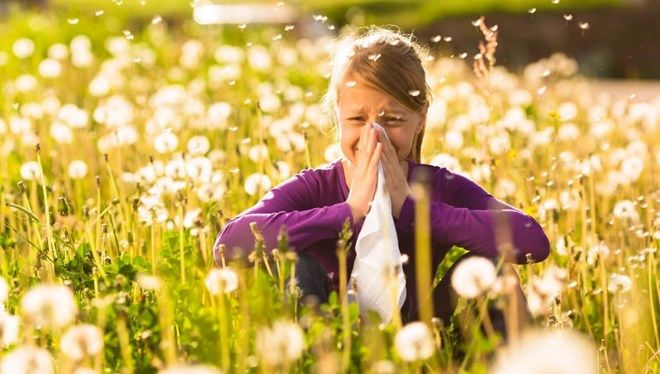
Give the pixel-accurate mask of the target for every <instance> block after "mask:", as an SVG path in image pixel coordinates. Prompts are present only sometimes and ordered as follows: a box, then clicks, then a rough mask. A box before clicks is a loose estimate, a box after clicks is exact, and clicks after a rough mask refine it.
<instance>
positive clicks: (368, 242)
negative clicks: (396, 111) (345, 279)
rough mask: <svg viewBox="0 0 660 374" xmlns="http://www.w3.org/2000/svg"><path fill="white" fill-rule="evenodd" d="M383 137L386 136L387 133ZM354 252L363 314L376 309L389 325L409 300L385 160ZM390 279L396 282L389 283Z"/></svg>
mask: <svg viewBox="0 0 660 374" xmlns="http://www.w3.org/2000/svg"><path fill="white" fill-rule="evenodd" d="M374 128H376V129H381V130H382V127H381V126H380V125H379V124H378V123H374ZM383 134H385V136H386V137H387V134H386V133H385V131H383ZM355 251H356V257H355V263H354V265H353V271H352V272H351V281H352V282H355V286H356V288H357V300H358V304H359V306H360V313H361V315H362V316H363V317H366V311H367V310H370V309H372V310H375V311H376V312H378V314H379V315H380V317H381V318H382V320H383V322H385V323H388V322H389V321H391V320H392V316H393V312H394V305H395V303H396V305H398V308H399V309H401V307H402V306H403V303H404V301H405V299H406V279H405V277H404V274H403V271H402V270H401V251H400V250H399V241H398V239H397V235H396V228H395V227H394V220H393V219H392V203H391V201H390V195H389V193H388V192H387V186H386V183H385V175H384V174H383V165H382V161H381V162H380V163H379V164H378V182H377V185H376V192H375V194H374V198H373V200H372V202H371V208H370V210H369V212H368V213H367V216H366V217H365V219H364V223H363V225H362V230H361V231H360V234H359V235H358V238H357V242H356V244H355ZM387 274H391V275H390V276H388V275H387ZM388 278H395V280H394V281H388ZM393 283H396V288H395V290H394V292H395V293H394V294H393V293H392V291H393V289H392V288H391V287H393V286H392V284H393ZM349 289H350V288H349Z"/></svg>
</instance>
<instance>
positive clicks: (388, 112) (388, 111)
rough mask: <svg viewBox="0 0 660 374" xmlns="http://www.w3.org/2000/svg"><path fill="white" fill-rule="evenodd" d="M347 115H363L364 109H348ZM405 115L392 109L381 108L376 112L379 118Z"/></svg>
mask: <svg viewBox="0 0 660 374" xmlns="http://www.w3.org/2000/svg"><path fill="white" fill-rule="evenodd" d="M347 112H348V113H349V114H351V115H354V114H356V113H359V114H363V113H364V107H361V108H350V109H349V110H348V111H347ZM405 114H406V113H405V112H404V111H402V110H398V109H394V108H385V107H381V108H380V110H379V111H378V115H379V116H384V115H395V116H396V115H398V116H403V115H405Z"/></svg>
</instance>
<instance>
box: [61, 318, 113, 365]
mask: <svg viewBox="0 0 660 374" xmlns="http://www.w3.org/2000/svg"><path fill="white" fill-rule="evenodd" d="M60 349H61V350H62V352H63V353H64V354H65V355H67V356H68V357H69V358H71V359H73V360H76V361H79V360H82V359H83V358H85V357H88V356H94V355H96V354H98V353H99V352H101V350H102V349H103V333H102V331H101V329H99V328H98V327H97V326H95V325H91V324H86V323H85V324H80V325H77V326H73V327H71V328H69V329H68V330H67V332H66V333H64V335H63V336H62V339H61V340H60Z"/></svg>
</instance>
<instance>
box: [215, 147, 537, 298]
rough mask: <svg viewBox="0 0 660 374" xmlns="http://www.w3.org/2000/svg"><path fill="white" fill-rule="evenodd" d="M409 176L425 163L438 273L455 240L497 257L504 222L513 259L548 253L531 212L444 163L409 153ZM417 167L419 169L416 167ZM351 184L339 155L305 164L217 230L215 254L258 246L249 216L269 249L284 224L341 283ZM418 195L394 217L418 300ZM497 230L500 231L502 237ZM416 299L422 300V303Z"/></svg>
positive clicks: (355, 225)
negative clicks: (340, 243)
mask: <svg viewBox="0 0 660 374" xmlns="http://www.w3.org/2000/svg"><path fill="white" fill-rule="evenodd" d="M408 164H409V169H408V170H409V172H408V182H409V183H410V181H411V180H412V176H413V175H414V172H415V170H417V169H419V168H425V169H426V170H425V171H426V172H428V175H429V176H430V178H431V179H430V182H431V204H430V205H431V244H432V261H433V263H432V269H433V271H432V273H435V269H436V268H437V267H438V265H439V264H440V262H441V261H442V260H443V258H444V257H445V255H446V254H447V252H448V251H449V249H451V247H452V246H458V247H463V248H465V249H467V250H469V251H472V252H475V253H477V254H479V255H483V256H489V257H497V256H498V255H499V254H498V249H497V247H498V246H497V244H496V239H495V227H501V222H502V221H504V222H505V226H507V227H508V230H506V231H508V232H509V241H510V242H511V244H512V246H513V248H514V249H515V250H516V253H515V256H514V258H511V259H510V260H511V261H512V262H515V263H526V262H527V257H528V256H529V257H530V258H531V261H532V262H538V261H542V260H544V259H545V258H546V257H548V254H549V250H550V243H549V241H548V238H547V236H546V235H545V233H544V232H543V229H542V228H541V226H540V225H539V224H538V223H537V222H536V220H534V218H532V217H530V216H529V215H527V214H525V213H523V212H521V211H519V210H517V209H515V208H514V207H512V206H511V205H508V204H505V203H503V202H501V201H499V200H497V199H495V198H494V197H493V196H492V195H490V194H489V193H488V192H486V191H485V190H484V189H483V188H481V187H480V186H479V185H478V184H476V183H474V182H472V181H471V180H469V179H468V178H466V177H464V176H462V175H460V174H456V173H453V172H451V171H449V170H447V169H446V168H444V167H437V166H434V165H428V164H422V163H417V162H415V161H412V160H408ZM417 172H419V170H417ZM348 192H349V189H348V186H347V185H346V178H345V176H344V170H343V166H342V163H341V159H337V160H336V161H334V162H331V163H329V164H326V165H324V166H321V167H318V168H316V169H305V170H302V171H301V172H300V173H298V174H296V175H294V176H292V177H290V178H289V179H287V180H286V181H284V182H282V183H281V184H279V185H278V186H276V187H274V188H272V189H271V190H270V191H269V192H268V193H267V194H266V195H265V196H264V197H263V198H262V199H261V200H260V201H259V202H258V203H257V204H255V205H254V206H253V207H251V208H249V209H247V210H245V211H243V212H242V213H241V214H239V215H238V216H236V217H234V218H233V219H231V220H230V221H229V222H227V224H226V225H225V226H224V227H223V229H222V230H221V231H220V233H219V234H218V236H217V238H216V241H215V245H214V254H215V258H216V261H217V262H220V259H219V254H218V247H219V245H220V244H224V245H225V254H224V255H225V257H226V258H232V257H234V256H236V255H244V256H247V255H248V254H249V253H250V252H251V251H252V250H253V248H254V237H253V235H252V232H251V230H250V222H256V224H257V227H258V228H259V230H260V231H261V233H262V234H263V236H264V241H265V246H266V250H267V251H268V252H270V251H271V250H272V249H273V248H276V247H277V235H278V233H279V230H280V226H281V225H286V228H287V232H288V238H289V245H290V246H291V247H293V249H295V250H296V251H298V252H305V253H306V254H309V255H310V256H312V257H314V258H315V259H317V260H318V261H319V262H320V263H321V265H322V266H323V268H324V269H325V270H326V272H327V273H328V275H329V276H330V278H331V279H332V282H333V286H334V288H335V289H338V285H339V276H338V269H339V266H338V261H337V257H336V254H335V251H336V247H337V239H338V236H339V232H340V231H341V229H342V226H343V223H344V221H345V220H346V219H349V221H350V224H351V227H352V229H353V236H352V239H351V248H350V251H349V253H348V257H347V262H348V273H349V274H350V273H351V271H352V268H353V262H354V260H355V242H356V240H357V237H358V235H359V232H360V230H361V228H362V224H363V222H364V219H362V220H360V221H359V222H354V221H353V215H352V212H351V208H350V207H349V205H348V203H346V199H347V198H348ZM414 205H415V202H414V200H413V198H412V197H411V196H408V197H407V198H406V199H405V201H404V203H403V206H402V207H401V213H400V215H399V218H398V219H396V218H394V217H393V219H394V223H395V227H396V232H397V237H398V242H399V249H400V251H401V253H402V254H407V255H408V257H409V262H408V264H407V265H405V266H404V274H405V275H406V283H407V287H406V288H407V289H408V292H407V293H408V298H407V299H409V300H406V302H412V301H413V300H415V299H416V295H415V294H416V287H415V276H414V269H415V265H414V263H415V250H414V249H415V233H414V231H415V230H414V226H415V211H414ZM498 237H499V236H498ZM412 305H416V302H415V303H414V304H412Z"/></svg>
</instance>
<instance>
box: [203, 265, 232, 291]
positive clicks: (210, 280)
mask: <svg viewBox="0 0 660 374" xmlns="http://www.w3.org/2000/svg"><path fill="white" fill-rule="evenodd" d="M204 284H205V285H206V289H207V290H209V292H210V293H211V294H212V295H219V294H220V293H223V292H224V293H231V292H233V291H234V290H236V288H237V287H238V275H237V274H236V272H235V271H233V270H232V269H230V268H226V267H225V268H213V269H211V271H209V273H208V275H207V276H206V279H205V280H204Z"/></svg>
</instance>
